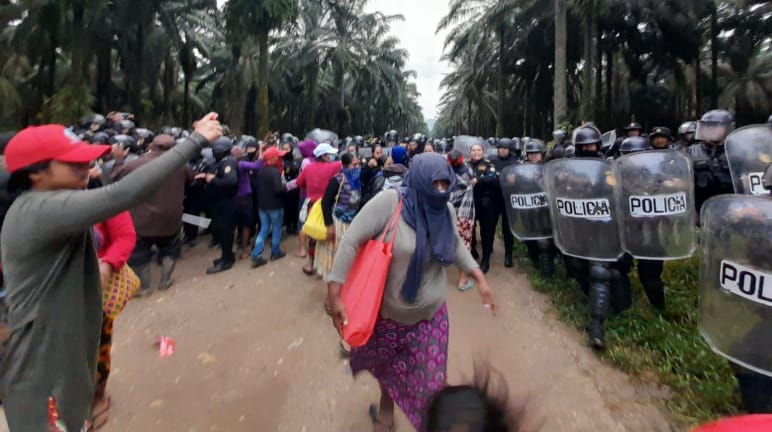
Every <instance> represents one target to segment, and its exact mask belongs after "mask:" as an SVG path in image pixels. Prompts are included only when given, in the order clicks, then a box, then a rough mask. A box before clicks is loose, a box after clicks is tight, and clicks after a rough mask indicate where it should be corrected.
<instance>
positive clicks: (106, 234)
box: [94, 211, 137, 271]
mask: <svg viewBox="0 0 772 432" xmlns="http://www.w3.org/2000/svg"><path fill="white" fill-rule="evenodd" d="M94 228H95V229H96V230H97V231H99V234H100V235H101V237H102V244H101V246H100V248H99V250H98V251H97V256H98V257H99V259H100V260H102V261H104V262H106V263H108V264H110V265H111V266H113V269H114V270H116V271H117V270H120V269H121V267H123V266H124V265H126V261H128V260H129V257H130V256H131V252H132V251H133V250H134V244H135V243H136V242H137V233H136V231H134V222H132V220H131V214H129V212H127V211H125V212H123V213H118V214H117V215H115V216H113V217H111V218H110V219H107V220H106V221H104V222H100V223H98V224H96V225H95V226H94Z"/></svg>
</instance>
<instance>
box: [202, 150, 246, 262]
mask: <svg viewBox="0 0 772 432" xmlns="http://www.w3.org/2000/svg"><path fill="white" fill-rule="evenodd" d="M232 148H233V140H232V139H231V138H228V137H221V138H219V139H217V140H216V141H215V142H213V143H212V154H213V155H214V158H215V161H216V163H215V165H214V172H213V173H210V174H203V175H202V174H199V175H198V176H196V177H197V178H203V179H205V180H206V182H207V189H208V192H209V197H210V199H211V200H212V201H213V202H212V208H213V214H212V219H213V220H212V223H213V225H214V229H213V232H212V235H213V236H214V237H215V240H216V242H217V243H218V244H219V245H220V248H221V249H222V253H221V255H220V258H219V259H217V260H215V261H214V263H213V264H214V265H213V266H212V267H210V268H209V269H207V270H206V273H207V274H215V273H220V272H222V271H225V270H228V269H230V268H231V267H233V264H234V262H235V261H236V257H235V255H234V253H233V231H234V229H235V226H234V220H233V218H234V213H235V211H236V194H237V193H238V187H239V163H238V161H237V160H236V158H234V157H233V156H231V149H232Z"/></svg>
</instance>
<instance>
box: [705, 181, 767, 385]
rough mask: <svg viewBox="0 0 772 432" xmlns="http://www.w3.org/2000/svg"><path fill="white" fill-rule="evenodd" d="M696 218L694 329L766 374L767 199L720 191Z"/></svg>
mask: <svg viewBox="0 0 772 432" xmlns="http://www.w3.org/2000/svg"><path fill="white" fill-rule="evenodd" d="M701 217H702V231H701V239H700V243H701V246H702V260H701V263H700V302H699V329H700V333H701V334H702V337H703V338H705V340H706V341H707V342H708V344H709V345H710V347H711V348H712V349H713V351H715V352H716V353H717V354H719V355H721V356H722V357H725V358H726V359H728V360H730V361H731V362H733V363H736V364H738V365H740V366H742V367H745V368H747V369H751V370H753V371H755V372H758V373H761V374H765V375H767V376H770V377H772V344H770V343H769V341H770V340H772V199H770V198H767V197H756V196H749V195H720V196H717V197H713V198H711V199H709V200H708V201H706V202H705V204H704V205H703V206H702V211H701Z"/></svg>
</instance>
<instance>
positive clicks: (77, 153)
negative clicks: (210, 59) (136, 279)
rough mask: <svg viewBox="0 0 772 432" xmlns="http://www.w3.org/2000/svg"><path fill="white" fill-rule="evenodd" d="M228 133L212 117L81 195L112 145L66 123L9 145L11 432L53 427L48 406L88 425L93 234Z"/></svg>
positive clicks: (6, 252)
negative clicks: (95, 142) (90, 141)
mask: <svg viewBox="0 0 772 432" xmlns="http://www.w3.org/2000/svg"><path fill="white" fill-rule="evenodd" d="M221 133H222V129H221V126H220V124H219V122H218V121H217V115H216V114H214V113H210V114H207V115H206V116H205V117H204V118H202V119H201V120H200V121H199V122H198V124H197V126H196V133H194V134H192V135H191V136H190V137H188V138H187V139H186V140H185V141H183V142H182V143H180V144H179V145H177V146H176V147H175V148H174V149H172V150H170V151H168V152H167V153H166V154H164V155H163V156H161V157H159V158H158V159H157V160H155V161H152V162H150V163H148V164H147V165H145V166H143V167H141V168H139V169H138V170H137V171H136V172H134V173H132V174H131V175H129V176H127V177H125V178H124V179H123V180H120V181H118V182H116V183H114V184H113V185H112V186H111V187H109V188H99V189H93V190H82V189H83V188H84V187H85V186H86V184H87V182H88V172H89V169H90V166H91V163H92V162H93V161H94V160H95V159H97V158H98V157H99V156H101V155H102V154H104V153H105V152H106V151H108V150H109V147H107V146H92V145H87V144H84V143H81V142H79V141H78V138H77V136H75V135H74V134H72V133H71V132H70V131H68V130H67V129H65V128H64V127H63V126H60V125H45V126H38V127H29V128H27V129H24V130H22V131H21V132H19V133H18V134H17V135H16V136H15V137H14V138H13V139H12V140H11V141H10V142H9V144H8V146H7V148H6V152H5V156H6V164H7V168H8V171H9V172H10V173H11V179H10V182H9V186H10V188H11V190H12V191H13V192H14V193H15V194H17V197H16V199H15V200H14V202H13V204H12V205H11V207H10V209H9V210H8V214H7V215H6V219H5V223H4V226H5V228H6V229H4V230H3V231H2V239H1V240H0V244H1V245H2V263H3V271H4V276H5V279H6V282H7V293H8V294H7V297H6V302H7V304H8V307H9V313H8V326H9V328H10V330H11V337H10V340H9V341H8V352H7V354H6V356H5V359H4V367H3V369H2V375H3V376H2V380H1V381H0V382H1V383H2V384H0V386H1V387H0V393H2V395H1V396H2V398H3V404H4V408H5V416H6V419H7V421H8V426H9V428H10V430H13V431H43V430H48V427H49V402H51V403H52V404H53V405H55V407H56V408H57V409H58V412H59V415H60V421H61V423H62V424H63V425H64V427H66V428H67V429H68V430H72V431H77V430H81V429H83V428H84V427H88V426H89V417H90V415H91V408H92V402H93V398H94V394H95V389H96V382H95V379H96V361H97V353H98V347H99V339H100V337H99V335H100V332H101V327H102V295H101V293H102V291H101V289H102V288H101V278H100V274H99V265H98V262H97V256H96V249H95V244H94V239H93V234H92V231H91V228H92V226H93V225H94V224H96V223H98V222H100V221H104V220H106V219H108V218H110V217H111V216H114V215H116V214H118V213H120V212H122V211H125V210H128V209H129V208H131V207H134V206H136V205H137V204H139V203H141V202H142V201H144V200H145V199H146V198H147V197H148V196H149V195H150V194H152V192H154V191H155V190H156V189H157V188H158V187H159V186H161V184H162V183H163V182H164V181H165V180H166V178H167V177H168V176H169V175H170V174H171V173H173V172H175V171H176V170H177V169H179V168H180V167H183V166H184V165H185V164H186V163H187V161H188V160H190V159H191V158H192V157H193V156H194V155H196V154H197V153H199V152H200V151H201V146H203V145H206V144H207V142H208V141H212V140H214V139H217V138H218V137H219V136H220V134H221ZM9 227H13V228H12V229H9ZM31 239H34V240H33V241H31ZM50 323H56V325H50Z"/></svg>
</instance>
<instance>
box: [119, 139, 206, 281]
mask: <svg viewBox="0 0 772 432" xmlns="http://www.w3.org/2000/svg"><path fill="white" fill-rule="evenodd" d="M174 145H175V140H174V137H172V136H171V135H163V134H162V135H158V136H157V137H155V138H154V139H153V142H152V143H150V152H148V153H146V154H144V155H143V156H142V157H140V158H138V159H135V160H134V161H132V162H129V163H127V164H126V165H123V163H124V162H123V160H122V159H116V162H115V163H116V165H115V168H114V174H113V179H114V180H119V179H121V178H123V177H125V176H127V175H128V174H130V173H131V172H133V171H136V170H137V169H138V168H139V167H141V166H143V165H146V164H147V163H149V162H151V161H153V160H155V159H157V158H159V157H161V156H162V155H163V154H165V153H166V152H168V151H169V150H171V149H172V148H173V147H174ZM192 180H193V170H191V169H190V167H189V166H188V165H186V166H183V167H180V168H178V169H177V170H176V171H175V172H174V173H172V174H170V175H169V176H167V178H166V181H164V183H163V185H162V186H161V187H160V188H159V189H158V191H156V193H155V194H153V196H152V197H150V198H149V199H148V200H146V201H145V202H143V203H141V204H139V205H138V206H136V207H134V208H132V209H131V217H132V219H133V221H134V227H135V228H136V230H137V235H138V238H137V246H136V248H134V252H133V253H132V254H131V259H130V260H129V264H130V265H131V267H132V269H133V270H134V271H135V272H136V273H137V276H139V279H140V280H141V281H142V290H141V291H140V294H139V295H140V296H146V295H150V294H152V292H153V286H152V277H151V271H150V264H151V263H152V262H153V259H154V258H155V261H156V262H158V263H159V264H160V266H161V278H160V282H159V283H158V289H159V290H165V289H168V288H169V287H170V286H172V284H173V283H174V282H173V280H172V273H173V272H174V267H175V265H176V264H177V260H178V259H179V258H180V256H181V254H182V242H181V239H180V230H181V229H182V210H183V201H184V199H185V185H186V184H188V183H189V182H190V181H192Z"/></svg>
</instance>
